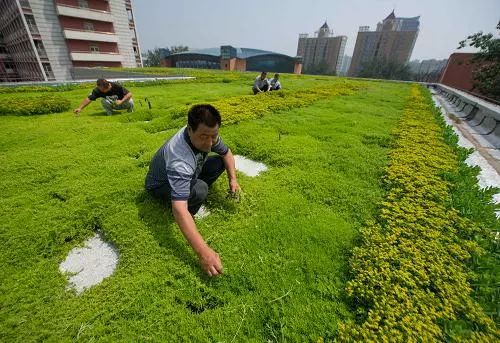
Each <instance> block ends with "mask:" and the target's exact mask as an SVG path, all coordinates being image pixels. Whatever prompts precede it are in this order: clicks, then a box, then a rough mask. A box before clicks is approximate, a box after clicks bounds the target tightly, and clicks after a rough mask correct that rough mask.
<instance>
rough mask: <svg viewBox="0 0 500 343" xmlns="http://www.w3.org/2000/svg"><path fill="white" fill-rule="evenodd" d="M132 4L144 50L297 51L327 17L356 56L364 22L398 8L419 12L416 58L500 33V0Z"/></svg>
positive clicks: (138, 0)
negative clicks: (478, 34) (479, 36)
mask: <svg viewBox="0 0 500 343" xmlns="http://www.w3.org/2000/svg"><path fill="white" fill-rule="evenodd" d="M133 6H134V7H133V9H134V15H135V21H136V26H137V30H138V36H139V44H140V46H141V50H142V51H143V52H145V51H147V50H148V49H153V48H155V47H160V48H163V47H169V46H172V45H187V46H188V47H189V48H190V49H201V48H213V47H219V46H221V45H232V46H234V47H240V48H241V47H245V48H254V49H262V50H270V51H274V52H278V53H283V54H287V55H290V56H295V55H296V53H297V42H298V36H299V33H308V34H309V36H310V37H311V36H313V34H314V32H315V31H317V30H318V29H319V27H320V26H321V25H323V23H324V22H325V20H326V21H327V23H328V25H329V27H330V29H332V30H333V33H334V36H347V45H346V51H345V53H346V55H349V56H352V52H353V50H354V45H355V43H356V35H357V32H358V29H359V26H370V30H375V29H376V25H377V23H378V22H379V21H382V20H383V19H384V18H385V17H387V15H388V14H389V13H390V12H391V11H392V10H393V9H394V11H395V14H396V16H397V17H415V16H420V32H419V35H418V38H417V42H416V44H415V48H414V49H413V54H412V57H411V59H412V60H414V59H419V60H423V59H431V58H435V59H444V58H448V57H449V55H450V54H451V53H453V52H456V51H457V49H456V48H457V46H458V42H459V41H461V40H463V39H464V38H466V37H467V36H468V35H470V34H474V33H476V32H479V31H483V32H491V33H494V34H495V36H497V37H498V31H497V30H495V27H496V25H497V23H498V22H499V21H500V0H466V1H464V0H417V1H415V0H371V1H370V0H344V1H335V0H310V1H306V0H302V1H298V0H288V1H284V0H282V1H269V0H268V1H263V0H253V1H248V0H247V1H242V0H233V1H228V0H133ZM460 51H462V52H468V51H473V50H472V49H470V48H469V49H462V50H460Z"/></svg>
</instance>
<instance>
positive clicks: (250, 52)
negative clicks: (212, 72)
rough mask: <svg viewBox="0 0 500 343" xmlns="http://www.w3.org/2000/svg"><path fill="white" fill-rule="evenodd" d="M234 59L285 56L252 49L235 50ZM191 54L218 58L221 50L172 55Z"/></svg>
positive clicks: (204, 50)
mask: <svg viewBox="0 0 500 343" xmlns="http://www.w3.org/2000/svg"><path fill="white" fill-rule="evenodd" d="M234 49H235V50H236V57H237V58H240V59H247V58H250V57H256V56H264V55H281V56H287V57H290V56H288V55H285V54H281V53H278V52H274V51H268V50H260V49H252V48H236V47H234ZM193 54H198V55H210V56H215V57H220V55H221V49H220V47H219V48H205V49H195V50H189V51H183V52H178V53H175V54H172V55H193Z"/></svg>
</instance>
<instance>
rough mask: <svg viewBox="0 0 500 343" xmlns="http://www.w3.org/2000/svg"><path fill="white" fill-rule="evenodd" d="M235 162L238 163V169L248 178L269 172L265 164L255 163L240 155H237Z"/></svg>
mask: <svg viewBox="0 0 500 343" xmlns="http://www.w3.org/2000/svg"><path fill="white" fill-rule="evenodd" d="M234 161H235V162H236V169H237V170H238V171H240V172H242V173H243V174H245V175H248V176H252V177H255V176H257V175H259V174H260V173H261V172H264V171H266V170H267V166H266V165H265V164H264V163H260V162H255V161H252V160H250V159H248V158H246V157H243V156H240V155H235V156H234Z"/></svg>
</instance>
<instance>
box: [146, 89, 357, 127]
mask: <svg viewBox="0 0 500 343" xmlns="http://www.w3.org/2000/svg"><path fill="white" fill-rule="evenodd" d="M361 87H364V85H363V83H361V82H351V81H345V80H340V81H338V82H336V83H335V84H333V85H332V86H329V87H325V86H323V87H318V88H314V89H308V90H298V91H290V90H280V91H278V92H266V93H260V94H257V95H255V96H254V95H243V96H236V97H231V98H226V99H222V100H217V101H214V102H211V104H212V105H213V106H214V107H215V108H217V109H218V110H219V112H220V113H221V116H222V123H223V125H230V124H235V123H238V122H240V121H243V120H250V119H256V118H261V117H262V116H264V115H267V114H271V113H275V112H278V111H283V110H290V109H293V108H298V107H304V106H308V105H310V104H312V103H313V102H315V101H318V100H320V99H325V98H328V97H331V96H335V95H351V94H354V92H355V91H357V90H358V89H360V88H361ZM191 106H192V104H186V105H180V106H175V107H173V108H171V109H170V110H169V112H168V115H166V116H165V115H163V116H161V117H157V118H155V119H154V120H153V121H151V122H150V123H148V124H147V125H146V127H145V129H146V131H148V132H160V131H165V130H167V129H171V128H175V127H178V126H180V125H182V124H183V123H184V122H185V118H186V116H187V112H188V110H189V108H190V107H191Z"/></svg>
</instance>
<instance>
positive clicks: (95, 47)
mask: <svg viewBox="0 0 500 343" xmlns="http://www.w3.org/2000/svg"><path fill="white" fill-rule="evenodd" d="M89 50H90V52H91V53H94V54H98V53H99V46H98V45H96V44H91V45H90V46H89Z"/></svg>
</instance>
